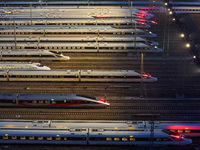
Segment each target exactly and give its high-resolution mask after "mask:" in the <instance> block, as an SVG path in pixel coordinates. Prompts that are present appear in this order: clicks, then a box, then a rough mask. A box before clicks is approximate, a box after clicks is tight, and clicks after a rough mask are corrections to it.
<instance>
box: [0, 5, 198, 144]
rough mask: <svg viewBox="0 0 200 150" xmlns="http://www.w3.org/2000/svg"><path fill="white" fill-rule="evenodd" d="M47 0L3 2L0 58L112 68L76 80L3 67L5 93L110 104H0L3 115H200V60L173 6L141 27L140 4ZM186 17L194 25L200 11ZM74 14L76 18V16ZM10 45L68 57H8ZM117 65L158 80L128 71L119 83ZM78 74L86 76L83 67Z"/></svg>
mask: <svg viewBox="0 0 200 150" xmlns="http://www.w3.org/2000/svg"><path fill="white" fill-rule="evenodd" d="M42 7H43V8H42V9H41V6H40V5H38V6H37V5H33V6H32V5H31V6H27V7H17V6H16V7H11V6H10V7H9V6H4V7H3V11H4V12H1V14H0V15H1V20H0V48H1V56H0V57H1V61H6V60H9V61H12V60H13V61H17V60H16V59H18V61H26V62H27V61H32V62H38V61H40V62H41V63H42V64H43V65H45V66H48V67H49V68H51V70H50V71H54V72H56V71H58V72H59V71H66V70H68V71H69V72H73V71H74V70H88V74H89V73H90V72H92V71H93V70H106V71H110V74H111V75H108V76H106V77H104V74H99V75H97V76H95V77H91V78H95V80H94V81H87V80H85V81H84V80H80V79H79V80H77V81H78V82H72V81H63V80H62V79H64V78H65V77H63V78H62V77H53V78H54V79H55V78H56V79H57V78H58V79H57V80H48V81H46V80H45V79H43V80H45V81H42V79H41V80H40V81H38V80H37V79H38V78H40V76H39V77H36V78H35V80H37V81H30V80H29V79H28V78H29V77H27V76H28V75H24V76H22V77H24V79H26V80H24V81H22V80H19V81H12V80H11V78H12V77H13V76H14V73H13V74H9V70H7V74H6V73H5V74H2V73H1V72H2V71H1V72H0V73H1V74H0V76H1V82H0V85H1V88H0V93H45V94H46V93H48V94H52V93H62V94H82V95H88V96H93V97H98V98H100V99H103V100H106V101H108V102H109V103H110V106H108V107H105V108H101V109H99V108H98V109H96V108H90V109H88V108H86V109H84V108H63V107H60V108H58V107H54V108H49V107H45V108H42V107H38V108H36V107H33V108H32V107H31V108H27V107H9V106H6V107H4V106H0V107H1V109H0V119H23V120H24V119H31V120H84V121H90V120H96V121H98V120H99V121H100V120H106V121H121V120H128V121H130V120H131V121H134V120H140V121H144V120H147V121H160V120H162V121H199V118H200V109H199V108H200V88H199V84H200V78H199V73H200V72H199V65H198V64H197V61H196V60H195V59H196V58H195V57H194V56H193V55H194V53H193V52H192V50H191V48H190V47H187V46H186V44H187V42H188V41H186V38H184V37H181V34H183V32H182V31H181V29H180V26H179V24H178V23H177V22H176V20H174V19H173V15H171V14H170V13H169V11H168V10H167V9H166V10H165V9H164V11H161V12H159V13H158V12H154V11H152V12H150V13H151V15H152V14H153V15H154V17H152V16H151V17H152V18H147V20H148V22H151V21H152V20H153V21H154V22H157V23H156V24H152V23H151V24H149V26H151V27H150V28H143V27H140V25H143V22H141V21H140V20H139V19H138V18H137V16H138V15H137V14H139V13H140V12H141V11H140V10H137V8H136V7H132V6H94V7H92V6H79V7H77V6H73V7H72V6H56V7H54V6H42ZM157 7H161V8H163V7H165V6H161V5H159V6H157ZM130 8H133V10H132V11H131V9H130ZM44 10H46V11H44ZM162 10H163V9H162ZM130 11H131V12H132V13H131V14H132V15H130ZM30 12H31V13H30ZM135 14H136V15H135ZM30 16H31V17H32V19H31V18H30ZM124 16H125V17H124ZM188 16H189V17H191V18H193V19H192V20H193V21H194V22H193V24H198V23H199V22H198V21H199V20H196V22H195V19H194V17H197V16H198V17H199V15H198V14H195V15H193V14H190V15H188ZM134 17H135V18H134ZM120 19H121V20H120ZM132 19H133V20H132ZM137 19H138V20H137ZM71 20H73V21H74V22H73V23H70V21H71ZM20 22H21V23H20ZM22 22H23V23H22ZM41 22H43V23H44V24H42V23H41ZM57 22H59V23H57ZM63 22H64V23H63ZM113 22H114V23H113ZM148 22H147V24H148ZM6 23H7V24H6ZM36 23H38V25H36ZM61 23H63V24H61ZM136 29H137V30H143V31H146V29H148V31H147V32H145V33H148V34H150V35H152V34H156V35H157V36H155V37H150V38H149V37H142V33H140V32H137V33H135V30H136ZM34 32H35V33H34ZM140 38H142V40H141V39H140ZM136 39H137V40H138V41H140V42H141V43H142V44H141V46H140V45H139V44H138V42H135V41H136ZM147 41H148V42H149V43H148V42H147ZM152 41H153V42H152ZM152 49H153V50H156V51H151V50H152ZM12 50H20V51H22V50H24V51H29V50H36V51H37V50H38V51H39V50H42V51H44V50H48V51H56V52H62V54H63V55H64V56H67V57H69V58H70V59H66V60H64V59H61V60H59V59H49V58H48V59H44V58H42V57H39V58H38V59H34V58H31V57H30V56H29V57H23V58H22V57H21V58H18V57H13V59H12V58H9V57H8V56H7V57H3V55H2V51H12ZM157 50H159V51H157ZM116 70H124V71H127V70H134V71H136V72H137V73H143V72H145V73H147V74H150V75H151V76H152V77H156V79H157V80H156V81H155V82H145V80H143V79H141V80H140V81H139V82H127V81H125V79H126V78H127V76H128V75H127V76H126V75H124V74H123V75H121V76H122V77H123V78H124V79H123V80H122V81H118V80H117V82H116V81H115V82H113V81H112V80H113V77H111V76H112V73H113V72H114V71H116ZM112 71H113V72H112ZM10 73H11V71H10ZM19 74H20V72H19V73H18V75H19ZM32 74H33V75H34V72H33V73H32ZM77 76H79V78H80V76H81V75H80V73H79V75H77ZM16 77H17V75H16ZM41 78H45V77H41ZM46 78H48V77H46ZM71 78H72V77H70V79H71ZM96 78H100V80H96ZM105 78H109V80H106V79H105ZM118 78H119V77H118ZM142 78H143V77H142ZM144 78H145V76H144ZM2 79H5V80H4V81H2ZM92 80H93V79H92ZM131 80H132V78H131ZM133 80H135V79H134V78H133ZM128 81H129V80H128ZM197 143H198V142H197Z"/></svg>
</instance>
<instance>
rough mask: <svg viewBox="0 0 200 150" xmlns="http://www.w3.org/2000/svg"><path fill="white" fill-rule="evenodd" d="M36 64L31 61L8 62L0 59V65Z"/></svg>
mask: <svg viewBox="0 0 200 150" xmlns="http://www.w3.org/2000/svg"><path fill="white" fill-rule="evenodd" d="M15 64H16V65H31V64H32V65H37V64H38V63H33V62H9V61H4V62H2V61H0V65H15Z"/></svg>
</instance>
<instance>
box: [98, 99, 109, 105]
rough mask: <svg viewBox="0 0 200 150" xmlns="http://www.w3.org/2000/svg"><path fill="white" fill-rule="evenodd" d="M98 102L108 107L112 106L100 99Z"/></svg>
mask: <svg viewBox="0 0 200 150" xmlns="http://www.w3.org/2000/svg"><path fill="white" fill-rule="evenodd" d="M98 102H99V103H102V104H105V105H107V106H110V103H108V101H106V100H103V99H100V100H98Z"/></svg>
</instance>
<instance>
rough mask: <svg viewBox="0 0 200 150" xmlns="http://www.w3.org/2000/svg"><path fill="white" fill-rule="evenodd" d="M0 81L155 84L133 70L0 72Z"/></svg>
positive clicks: (151, 79) (149, 76)
mask: <svg viewBox="0 0 200 150" xmlns="http://www.w3.org/2000/svg"><path fill="white" fill-rule="evenodd" d="M0 77H1V78H0V80H1V81H51V82H55V81H64V82H141V81H143V82H156V81H157V80H158V79H157V78H156V77H152V76H151V75H149V74H139V73H137V72H135V71H133V70H66V71H65V70H50V71H48V70H47V71H42V70H41V71H31V70H30V71H12V70H11V71H1V72H0Z"/></svg>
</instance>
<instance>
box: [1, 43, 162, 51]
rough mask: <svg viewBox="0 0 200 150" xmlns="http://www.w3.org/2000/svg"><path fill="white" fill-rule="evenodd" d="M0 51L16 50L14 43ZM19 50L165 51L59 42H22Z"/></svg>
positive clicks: (136, 45) (135, 45)
mask: <svg viewBox="0 0 200 150" xmlns="http://www.w3.org/2000/svg"><path fill="white" fill-rule="evenodd" d="M0 49H3V50H7V49H8V50H10V49H15V43H14V42H8V43H6V42H4V43H2V44H1V46H0ZM17 50H50V51H51V50H53V51H55V50H56V51H62V52H142V53H143V52H147V53H148V52H154V53H159V52H162V51H163V50H162V49H160V48H158V47H157V46H151V45H146V44H144V43H136V42H135V43H107V42H105V43H103V42H101V43H97V42H93V43H86V42H82V43H65V42H63V43H57V42H51V43H49V42H41V43H38V42H35V43H30V42H26V43H25V42H20V43H18V44H17Z"/></svg>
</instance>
